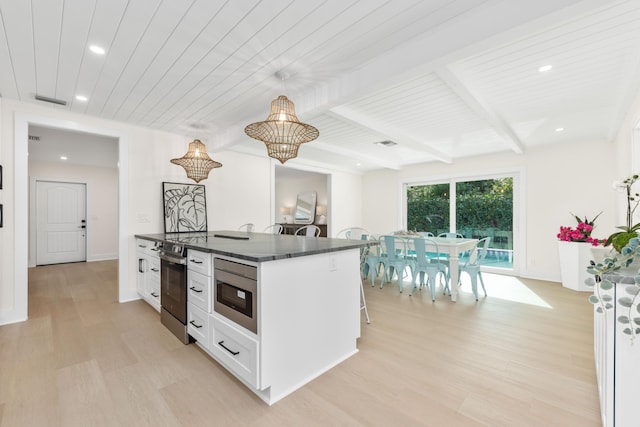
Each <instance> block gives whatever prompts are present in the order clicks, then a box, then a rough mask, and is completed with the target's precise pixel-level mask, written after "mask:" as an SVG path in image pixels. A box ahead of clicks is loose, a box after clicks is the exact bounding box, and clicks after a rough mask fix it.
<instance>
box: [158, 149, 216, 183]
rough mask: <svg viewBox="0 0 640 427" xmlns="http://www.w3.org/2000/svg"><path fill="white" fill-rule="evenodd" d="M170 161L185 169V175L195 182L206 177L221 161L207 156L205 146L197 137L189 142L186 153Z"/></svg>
mask: <svg viewBox="0 0 640 427" xmlns="http://www.w3.org/2000/svg"><path fill="white" fill-rule="evenodd" d="M171 163H173V164H176V165H179V166H182V167H183V168H184V170H185V171H187V177H188V178H191V179H192V180H194V181H195V182H200V181H202V180H203V179H207V177H208V176H209V171H211V169H213V168H219V167H222V163H219V162H216V161H215V160H212V159H211V158H210V157H209V155H208V154H207V147H206V146H205V145H204V144H203V143H202V142H201V141H200V140H199V139H194V140H193V142H190V143H189V150H188V151H187V153H186V154H185V155H184V156H182V157H180V158H177V159H171Z"/></svg>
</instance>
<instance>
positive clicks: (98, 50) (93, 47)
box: [89, 44, 105, 55]
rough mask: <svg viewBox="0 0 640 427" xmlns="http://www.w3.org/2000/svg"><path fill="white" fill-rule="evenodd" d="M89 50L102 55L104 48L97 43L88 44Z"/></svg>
mask: <svg viewBox="0 0 640 427" xmlns="http://www.w3.org/2000/svg"><path fill="white" fill-rule="evenodd" d="M89 50H91V52H93V53H97V54H98V55H104V52H105V50H104V49H103V48H101V47H100V46H98V45H95V44H92V45H91V46H89Z"/></svg>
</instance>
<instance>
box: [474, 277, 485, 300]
mask: <svg viewBox="0 0 640 427" xmlns="http://www.w3.org/2000/svg"><path fill="white" fill-rule="evenodd" d="M478 277H479V278H480V285H482V291H483V292H484V296H485V297H486V296H487V290H486V289H485V287H484V280H482V273H480V272H479V271H478ZM476 299H477V298H476Z"/></svg>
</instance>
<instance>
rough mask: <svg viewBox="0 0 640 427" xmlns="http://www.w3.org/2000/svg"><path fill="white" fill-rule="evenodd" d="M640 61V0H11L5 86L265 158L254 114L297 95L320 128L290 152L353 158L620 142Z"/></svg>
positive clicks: (308, 157) (4, 24)
mask: <svg viewBox="0 0 640 427" xmlns="http://www.w3.org/2000/svg"><path fill="white" fill-rule="evenodd" d="M90 45H99V46H102V47H103V48H104V49H105V54H104V55H97V54H94V53H93V52H92V51H90V50H89V46H90ZM639 61H640V1H638V0H630V1H572V0H536V1H530V0H509V1H507V0H504V1H493V0H485V1H483V0H458V1H452V0H393V1H383V0H366V1H364V0H363V1H357V0H324V1H320V0H233V1H232V0H228V1H217V0H165V1H163V0H31V1H17V0H0V64H2V66H1V67H0V94H1V96H2V97H3V98H10V99H15V100H19V101H23V102H28V103H38V104H42V105H47V106H51V107H52V108H56V109H62V110H68V111H72V112H75V113H81V114H87V115H91V116H97V117H101V118H105V119H110V120H117V121H122V122H127V123H131V124H135V125H139V126H144V127H149V128H154V129H160V130H164V131H167V132H172V133H177V134H182V135H185V138H198V139H201V140H202V141H203V142H205V143H206V144H207V148H208V151H209V152H210V153H212V155H213V156H214V157H215V153H216V152H218V151H221V150H235V151H240V152H244V153H250V154H255V155H259V156H266V150H265V148H264V145H263V144H262V143H260V142H258V141H255V140H253V139H251V138H249V137H247V136H246V135H245V134H244V132H243V128H244V126H246V125H247V124H249V123H252V122H255V121H259V120H263V119H265V118H266V116H267V114H268V112H269V106H270V102H271V100H272V99H274V98H276V97H277V96H278V95H281V94H284V95H287V96H288V97H289V98H290V99H291V100H292V101H293V102H294V103H295V105H296V112H297V114H298V117H300V119H301V120H302V121H304V122H306V123H310V124H312V125H314V126H315V127H316V128H318V129H319V131H320V137H319V138H318V139H317V140H316V141H313V142H310V143H307V144H304V145H303V146H302V147H301V149H300V152H299V158H298V159H294V160H291V161H290V164H307V165H314V166H318V167H330V168H334V169H339V170H345V171H369V170H374V169H380V168H390V169H400V168H402V167H403V166H405V165H409V164H414V163H421V162H444V163H455V162H456V161H457V160H458V159H461V158H465V157H470V156H479V155H483V154H488V153H497V152H514V153H526V152H527V150H529V149H531V148H533V147H536V146H540V145H544V144H563V143H569V142H576V141H584V140H590V141H602V142H603V143H607V142H609V141H611V140H612V138H613V137H614V136H615V134H616V132H617V130H618V129H619V126H620V124H621V122H622V120H623V118H624V115H625V113H626V112H627V110H628V108H629V106H630V105H631V103H632V101H633V100H634V98H635V96H636V94H637V92H638V83H639V76H640V69H639ZM546 65H551V66H552V68H551V69H550V70H549V71H547V72H540V71H539V69H540V67H542V66H546ZM277 72H284V73H286V74H288V75H289V77H288V78H287V79H285V80H284V81H283V80H281V79H278V78H277V77H276V76H275V74H276V73H277ZM36 94H37V95H40V96H44V97H48V98H53V99H58V100H62V101H65V102H66V105H65V106H62V105H56V104H51V103H48V102H46V101H38V100H36V99H35V96H36ZM77 95H82V96H85V97H86V98H87V100H86V101H79V100H77V99H76V96H77ZM560 128H562V129H563V130H562V131H559V130H558V129H560ZM381 141H393V142H395V143H396V145H393V146H384V145H381V144H376V143H379V142H381ZM187 142H188V141H186V140H185V147H186V143H187ZM288 164H289V163H288Z"/></svg>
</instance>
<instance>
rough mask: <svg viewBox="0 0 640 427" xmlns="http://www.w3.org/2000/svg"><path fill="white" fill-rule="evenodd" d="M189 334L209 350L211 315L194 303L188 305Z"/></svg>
mask: <svg viewBox="0 0 640 427" xmlns="http://www.w3.org/2000/svg"><path fill="white" fill-rule="evenodd" d="M187 332H188V333H189V335H191V336H192V337H193V338H194V339H195V340H196V341H198V342H199V343H200V345H202V346H203V347H204V348H209V335H210V334H209V315H208V314H207V313H205V312H204V311H202V310H200V309H199V308H198V307H196V306H195V305H193V304H192V303H188V304H187Z"/></svg>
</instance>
